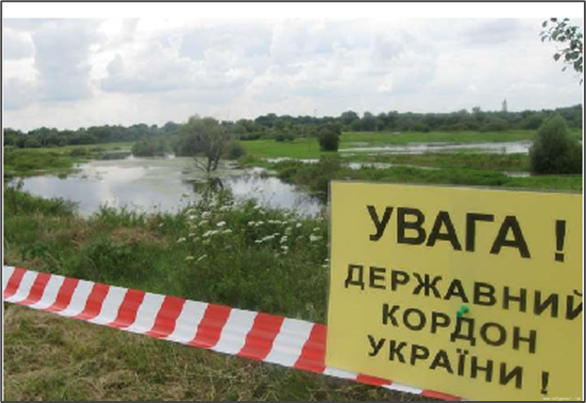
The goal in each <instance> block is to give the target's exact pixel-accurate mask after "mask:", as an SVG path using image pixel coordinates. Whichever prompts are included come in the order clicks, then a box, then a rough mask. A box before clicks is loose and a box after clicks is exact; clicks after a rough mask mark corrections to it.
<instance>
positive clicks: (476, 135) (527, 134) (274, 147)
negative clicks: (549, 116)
mask: <svg viewBox="0 0 586 403" xmlns="http://www.w3.org/2000/svg"><path fill="white" fill-rule="evenodd" d="M534 136H535V131H532V130H517V131H506V132H486V133H481V132H452V133H450V132H430V133H419V132H411V133H389V132H346V133H343V134H342V136H341V138H340V149H348V148H352V147H358V146H360V147H368V146H372V147H374V146H385V145H388V146H391V145H397V146H401V145H407V144H409V143H430V142H431V143H499V142H510V141H528V140H533V137H534ZM570 136H571V137H574V138H576V139H579V140H581V139H582V132H581V131H580V130H571V131H570ZM242 144H243V145H244V147H245V149H246V151H247V154H248V155H250V156H253V157H257V158H278V157H287V158H300V159H306V158H319V157H320V156H323V155H328V154H331V153H327V152H326V153H323V152H321V151H320V150H319V146H318V143H317V140H316V139H315V138H296V139H295V140H294V141H291V142H278V141H275V140H254V141H244V142H242Z"/></svg>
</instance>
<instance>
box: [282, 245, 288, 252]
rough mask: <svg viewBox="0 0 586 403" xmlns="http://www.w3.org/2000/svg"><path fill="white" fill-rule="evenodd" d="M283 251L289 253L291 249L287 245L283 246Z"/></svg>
mask: <svg viewBox="0 0 586 403" xmlns="http://www.w3.org/2000/svg"><path fill="white" fill-rule="evenodd" d="M281 249H283V250H284V251H288V250H289V247H288V246H287V245H281Z"/></svg>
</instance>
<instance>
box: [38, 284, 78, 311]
mask: <svg viewBox="0 0 586 403" xmlns="http://www.w3.org/2000/svg"><path fill="white" fill-rule="evenodd" d="M78 283H79V280H78V279H76V278H69V277H66V278H65V281H63V284H61V288H59V292H58V293H57V299H55V302H54V303H53V305H51V306H49V307H47V308H46V309H45V310H46V311H48V312H61V311H62V310H64V309H65V308H67V307H68V306H69V303H70V302H71V298H72V297H73V292H74V291H75V289H76V288H77V284H78Z"/></svg>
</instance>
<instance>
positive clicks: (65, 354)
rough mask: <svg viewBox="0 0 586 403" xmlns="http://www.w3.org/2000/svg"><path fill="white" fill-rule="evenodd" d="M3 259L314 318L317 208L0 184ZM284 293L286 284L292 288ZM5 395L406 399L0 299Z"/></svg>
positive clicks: (321, 282) (322, 298)
mask: <svg viewBox="0 0 586 403" xmlns="http://www.w3.org/2000/svg"><path fill="white" fill-rule="evenodd" d="M4 208H5V210H4V212H5V224H4V225H5V227H4V230H5V240H4V242H5V264H8V265H17V266H23V267H27V268H32V269H37V270H40V271H46V272H51V273H59V274H63V275H68V276H73V277H78V278H82V279H88V280H93V281H100V282H105V283H110V284H115V285H119V286H126V287H133V288H138V289H142V290H146V291H151V292H156V293H162V294H167V295H176V296H181V297H185V298H189V299H194V300H200V301H209V302H214V303H222V304H227V305H230V306H233V307H239V308H243V309H251V310H257V311H262V312H268V313H273V314H278V315H285V316H288V317H293V318H301V319H306V320H311V321H316V322H324V320H325V314H326V288H327V287H326V285H327V265H326V263H327V262H326V257H327V234H326V221H325V219H324V218H314V219H301V218H299V217H298V216H296V215H295V214H292V213H288V212H283V211H277V210H267V209H265V208H261V207H259V206H257V205H256V204H255V203H254V202H252V201H251V202H248V203H245V204H243V205H239V206H236V205H234V204H232V200H231V198H230V197H229V195H228V196H224V197H220V198H218V199H215V200H214V201H211V202H209V203H200V204H198V205H192V206H190V207H189V208H187V209H186V210H185V211H183V212H182V213H180V214H174V215H172V214H153V215H144V214H137V213H133V212H128V211H114V210H108V209H103V210H101V211H100V212H98V213H96V214H95V215H93V216H92V217H90V218H89V219H82V218H80V217H79V216H77V215H76V214H75V213H73V211H72V209H71V206H70V205H69V204H68V203H66V202H63V201H60V200H44V199H40V198H36V197H33V196H31V195H30V194H28V193H24V192H21V191H19V190H17V189H15V188H12V187H7V188H5V207H4ZM292 291H293V292H292ZM4 314H5V329H4V335H5V339H4V343H5V344H4V345H5V350H4V365H5V367H4V369H5V371H4V380H5V389H4V392H5V397H6V399H7V400H41V399H42V400H104V399H107V400H159V399H166V400H412V399H417V400H419V399H420V398H419V397H417V396H412V395H405V394H401V393H396V392H390V391H386V390H383V389H380V388H375V387H369V386H365V385H358V384H356V383H353V382H348V381H342V380H337V379H333V378H328V377H325V376H321V375H315V374H309V373H303V372H300V371H296V370H288V369H284V368H281V367H278V366H274V365H270V364H262V363H256V362H251V361H249V360H245V359H240V358H236V357H231V356H225V355H222V354H217V353H213V352H208V351H202V350H198V349H195V348H190V347H186V346H182V345H179V344H175V343H169V342H165V341H161V340H154V339H150V338H148V337H145V336H139V335H132V334H126V333H125V332H120V331H118V330H114V329H109V328H104V327H101V326H96V325H91V324H88V323H83V322H79V321H75V320H70V319H65V318H59V317H57V316H56V315H52V314H48V313H43V312H37V311H33V310H30V309H28V308H23V307H19V306H14V305H11V304H4Z"/></svg>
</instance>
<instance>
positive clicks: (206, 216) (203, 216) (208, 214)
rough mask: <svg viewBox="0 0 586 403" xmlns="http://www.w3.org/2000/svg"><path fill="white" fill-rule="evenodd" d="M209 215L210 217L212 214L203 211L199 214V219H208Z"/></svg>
mask: <svg viewBox="0 0 586 403" xmlns="http://www.w3.org/2000/svg"><path fill="white" fill-rule="evenodd" d="M211 215H212V213H210V212H209V211H204V212H203V213H202V214H201V218H210V216H211Z"/></svg>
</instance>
